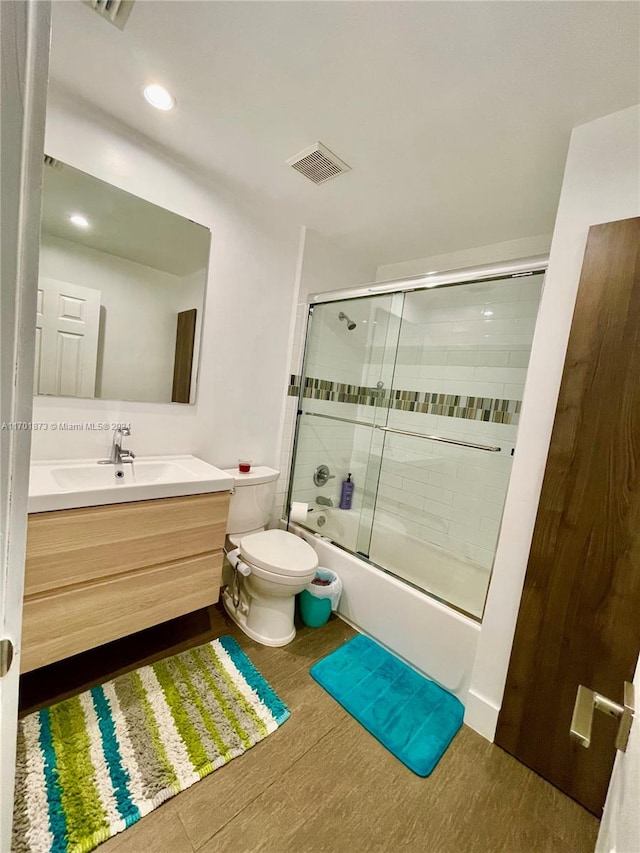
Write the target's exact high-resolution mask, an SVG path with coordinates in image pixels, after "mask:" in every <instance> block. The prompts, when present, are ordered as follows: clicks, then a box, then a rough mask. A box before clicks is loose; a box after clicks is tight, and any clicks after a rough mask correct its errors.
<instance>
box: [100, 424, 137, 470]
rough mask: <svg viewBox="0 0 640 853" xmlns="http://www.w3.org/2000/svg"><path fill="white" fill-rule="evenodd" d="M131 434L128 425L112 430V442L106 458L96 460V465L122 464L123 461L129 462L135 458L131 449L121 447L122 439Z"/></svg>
mask: <svg viewBox="0 0 640 853" xmlns="http://www.w3.org/2000/svg"><path fill="white" fill-rule="evenodd" d="M128 435H131V430H130V429H129V427H117V428H116V429H115V430H114V432H113V444H112V445H111V454H110V455H109V458H108V459H100V460H98V465H122V463H123V462H131V463H133V460H134V459H135V458H136V454H135V453H134V452H133V450H125V449H124V448H123V447H122V439H123V438H125V437H126V436H128Z"/></svg>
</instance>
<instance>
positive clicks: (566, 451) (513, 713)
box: [496, 218, 640, 814]
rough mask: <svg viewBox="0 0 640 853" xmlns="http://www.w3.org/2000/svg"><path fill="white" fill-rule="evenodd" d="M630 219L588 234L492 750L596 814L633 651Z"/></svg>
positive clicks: (634, 333) (636, 465)
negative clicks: (593, 695)
mask: <svg viewBox="0 0 640 853" xmlns="http://www.w3.org/2000/svg"><path fill="white" fill-rule="evenodd" d="M639 375H640V218H635V219H628V220H623V221H621V222H613V223H608V224H605V225H597V226H594V227H593V228H591V229H590V231H589V239H588V243H587V249H586V253H585V259H584V265H583V269H582V275H581V278H580V286H579V290H578V298H577V302H576V308H575V313H574V318H573V324H572V329H571V335H570V339H569V346H568V350H567V356H566V360H565V366H564V373H563V377H562V385H561V389H560V397H559V401H558V407H557V411H556V419H555V424H554V429H553V434H552V438H551V445H550V451H549V458H548V461H547V468H546V471H545V477H544V483H543V487H542V494H541V498H540V505H539V508H538V515H537V519H536V527H535V532H534V537H533V543H532V547H531V553H530V557H529V564H528V568H527V575H526V579H525V587H524V592H523V597H522V602H521V605H520V612H519V616H518V624H517V628H516V635H515V640H514V646H513V650H512V654H511V662H510V666H509V673H508V677H507V685H506V690H505V696H504V701H503V706H502V710H501V713H500V718H499V722H498V731H497V734H496V743H498V744H499V745H500V746H502V747H503V748H504V749H506V750H508V751H509V752H511V753H512V754H513V755H514V756H515V757H516V758H518V759H519V760H521V761H523V762H524V763H525V764H527V765H528V766H530V767H532V768H533V769H534V770H535V771H536V772H538V773H540V775H542V776H544V777H545V778H546V779H548V780H549V781H550V782H553V784H555V785H557V786H558V787H559V788H561V789H562V790H563V791H565V792H566V793H567V794H569V796H571V797H573V798H574V799H576V800H578V802H580V803H582V804H583V805H584V806H585V807H586V808H588V809H589V810H590V811H592V812H594V813H595V814H600V813H601V810H602V806H603V803H604V798H605V794H606V790H607V785H608V782H609V777H610V774H611V768H612V765H613V760H614V755H615V748H614V738H615V732H616V728H617V721H616V720H615V719H613V718H611V717H606V716H604V715H602V714H596V715H595V718H594V724H593V737H592V742H591V746H590V748H589V749H584V748H583V747H582V746H580V745H579V744H577V743H575V742H574V741H572V740H570V738H569V726H570V723H571V715H572V710H573V704H574V700H575V696H576V691H577V687H578V685H579V684H584V685H585V686H587V687H590V688H592V689H593V690H596V691H597V692H598V693H601V694H604V695H605V696H608V697H610V698H611V699H613V700H614V701H617V702H620V701H621V699H622V690H623V683H624V681H625V680H626V681H631V680H632V678H633V672H634V666H635V662H636V658H637V656H638V651H639V649H640V622H639V621H638V618H637V613H638V610H639V608H640V382H638V376H639Z"/></svg>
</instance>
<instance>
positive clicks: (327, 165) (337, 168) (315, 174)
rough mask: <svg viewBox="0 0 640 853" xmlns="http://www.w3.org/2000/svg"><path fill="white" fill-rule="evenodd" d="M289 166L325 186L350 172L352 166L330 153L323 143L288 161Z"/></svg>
mask: <svg viewBox="0 0 640 853" xmlns="http://www.w3.org/2000/svg"><path fill="white" fill-rule="evenodd" d="M287 165H289V166H293V168H294V169H295V170H296V171H297V172H300V174H301V175H304V176H305V178H309V180H310V181H313V183H314V184H324V182H325V181H329V180H331V178H335V177H337V176H338V175H341V174H342V173H343V172H349V171H350V169H351V166H347V164H346V163H345V162H344V161H343V160H341V159H340V158H339V157H336V155H335V154H334V153H333V152H331V151H329V149H328V148H326V147H325V146H324V145H323V144H322V143H321V142H316V144H315V145H310V146H309V147H308V148H305V149H304V151H300V152H299V153H298V154H296V155H295V157H290V158H289V159H288V160H287Z"/></svg>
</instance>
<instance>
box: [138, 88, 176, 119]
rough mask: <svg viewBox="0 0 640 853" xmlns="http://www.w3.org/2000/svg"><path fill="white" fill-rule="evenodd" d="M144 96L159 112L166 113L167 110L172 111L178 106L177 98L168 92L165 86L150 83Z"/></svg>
mask: <svg viewBox="0 0 640 853" xmlns="http://www.w3.org/2000/svg"><path fill="white" fill-rule="evenodd" d="M143 94H144V96H145V98H146V99H147V101H148V102H149V103H150V104H151V106H152V107H155V108H156V109H157V110H163V111H165V112H166V111H167V110H172V109H173V108H174V107H175V105H176V102H175V98H174V97H173V95H172V94H171V92H167V90H166V89H165V88H164V86H160V85H159V84H158V83H150V84H149V85H148V86H145V87H144V92H143Z"/></svg>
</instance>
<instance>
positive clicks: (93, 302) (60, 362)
mask: <svg viewBox="0 0 640 853" xmlns="http://www.w3.org/2000/svg"><path fill="white" fill-rule="evenodd" d="M100 301H101V294H100V291H99V290H94V289H93V288H90V287H82V286H81V285H78V284H70V283H69V282H66V281H56V279H53V278H44V277H41V278H40V280H39V282H38V307H37V315H36V361H35V366H34V386H35V392H36V394H55V395H56V396H58V395H62V396H63V397H95V395H96V366H97V359H98V328H99V324H100Z"/></svg>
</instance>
